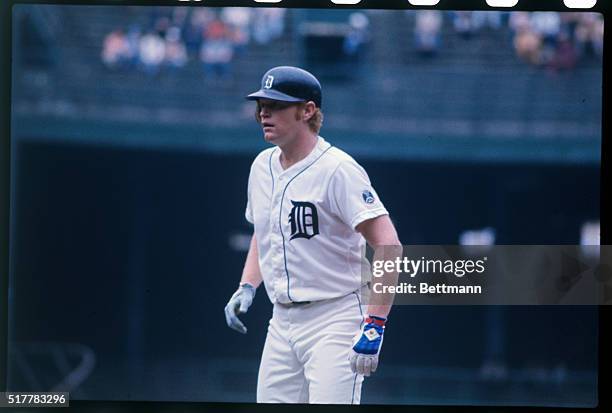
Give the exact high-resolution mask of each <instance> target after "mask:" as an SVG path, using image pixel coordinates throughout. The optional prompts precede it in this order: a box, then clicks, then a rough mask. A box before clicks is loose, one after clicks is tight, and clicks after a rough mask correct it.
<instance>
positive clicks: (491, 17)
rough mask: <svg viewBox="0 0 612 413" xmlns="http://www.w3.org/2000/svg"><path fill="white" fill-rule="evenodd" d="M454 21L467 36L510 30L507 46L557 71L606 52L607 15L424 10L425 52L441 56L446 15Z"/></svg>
mask: <svg viewBox="0 0 612 413" xmlns="http://www.w3.org/2000/svg"><path fill="white" fill-rule="evenodd" d="M445 17H446V18H449V19H451V21H452V27H453V29H454V31H455V33H457V34H459V35H460V36H461V37H463V38H465V39H470V38H472V37H476V36H478V35H479V34H480V33H481V32H482V31H483V30H484V29H491V30H496V31H499V30H501V29H503V28H507V29H508V30H509V35H510V41H509V42H508V45H509V46H510V45H511V46H512V47H513V48H514V51H515V53H516V56H518V57H519V58H520V59H521V60H523V61H525V62H527V63H529V64H532V65H535V66H545V67H550V68H554V69H572V68H573V67H574V66H575V65H576V63H577V62H578V60H579V59H581V58H583V57H585V56H588V55H596V56H599V57H601V56H603V29H604V21H603V16H602V15H598V14H592V13H558V12H533V13H529V12H523V11H515V12H509V13H505V12H499V11H450V12H446V16H445V15H444V12H441V11H436V10H424V11H417V12H416V24H415V27H414V41H415V46H416V49H417V50H418V51H419V53H420V54H421V55H424V56H433V55H435V54H437V53H438V52H439V51H440V49H441V48H443V44H442V41H441V28H442V21H443V19H444V18H445Z"/></svg>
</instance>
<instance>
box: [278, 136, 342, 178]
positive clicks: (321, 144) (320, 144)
mask: <svg viewBox="0 0 612 413" xmlns="http://www.w3.org/2000/svg"><path fill="white" fill-rule="evenodd" d="M330 146H331V144H330V143H328V142H327V141H326V140H325V139H323V137H321V136H318V137H317V144H316V145H315V147H314V148H313V149H312V151H310V153H309V154H308V156H306V157H305V158H304V159H302V160H301V161H299V162H297V163H295V164H293V165H291V166H290V167H289V168H287V169H283V167H282V166H281V163H280V154H281V151H280V149H278V148H277V149H276V150H275V151H274V154H273V158H272V166H273V168H274V173H275V175H277V176H278V177H281V176H283V177H284V176H293V175H295V174H296V173H298V172H299V171H301V170H302V169H304V167H305V166H307V165H310V164H311V163H312V162H314V160H315V159H317V158H318V157H319V156H320V155H321V154H322V153H323V152H324V151H325V150H326V149H327V148H329V147H330Z"/></svg>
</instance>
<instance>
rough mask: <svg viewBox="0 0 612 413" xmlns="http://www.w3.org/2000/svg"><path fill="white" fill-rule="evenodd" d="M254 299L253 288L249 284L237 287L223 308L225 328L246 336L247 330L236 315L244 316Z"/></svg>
mask: <svg viewBox="0 0 612 413" xmlns="http://www.w3.org/2000/svg"><path fill="white" fill-rule="evenodd" d="M254 297H255V287H253V286H252V285H251V284H248V283H243V284H241V285H240V287H238V289H237V290H236V292H235V293H234V294H233V295H232V297H231V298H230V300H229V301H228V302H227V305H226V306H225V321H226V322H227V326H228V327H230V328H233V329H234V330H236V331H238V332H239V333H242V334H246V332H247V328H246V327H245V326H244V324H242V321H240V319H239V318H238V314H244V313H246V312H247V311H248V310H249V307H250V306H251V304H252V303H253V298H254Z"/></svg>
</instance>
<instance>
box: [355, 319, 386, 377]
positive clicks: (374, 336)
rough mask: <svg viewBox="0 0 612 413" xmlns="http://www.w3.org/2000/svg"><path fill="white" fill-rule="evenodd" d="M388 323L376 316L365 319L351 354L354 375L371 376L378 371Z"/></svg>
mask: <svg viewBox="0 0 612 413" xmlns="http://www.w3.org/2000/svg"><path fill="white" fill-rule="evenodd" d="M386 321H387V319H386V318H383V317H376V316H368V317H367V318H366V319H365V323H364V325H363V327H362V328H361V331H360V333H359V335H357V336H356V337H355V341H354V342H353V347H352V348H351V351H350V353H349V360H350V362H351V370H352V371H353V373H359V374H363V375H364V376H369V375H370V374H372V373H374V372H375V371H376V368H377V367H378V355H379V354H380V348H381V347H382V342H383V334H384V332H385V322H386Z"/></svg>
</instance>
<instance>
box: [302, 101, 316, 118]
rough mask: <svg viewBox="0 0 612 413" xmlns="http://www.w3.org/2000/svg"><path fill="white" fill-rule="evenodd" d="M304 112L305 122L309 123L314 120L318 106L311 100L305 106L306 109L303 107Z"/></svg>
mask: <svg viewBox="0 0 612 413" xmlns="http://www.w3.org/2000/svg"><path fill="white" fill-rule="evenodd" d="M302 110H303V113H304V117H303V119H304V120H305V121H309V120H310V118H312V117H313V116H314V114H315V112H316V110H317V105H316V104H315V103H314V102H313V101H312V100H309V101H308V102H306V103H305V104H304V107H303V109H302Z"/></svg>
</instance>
